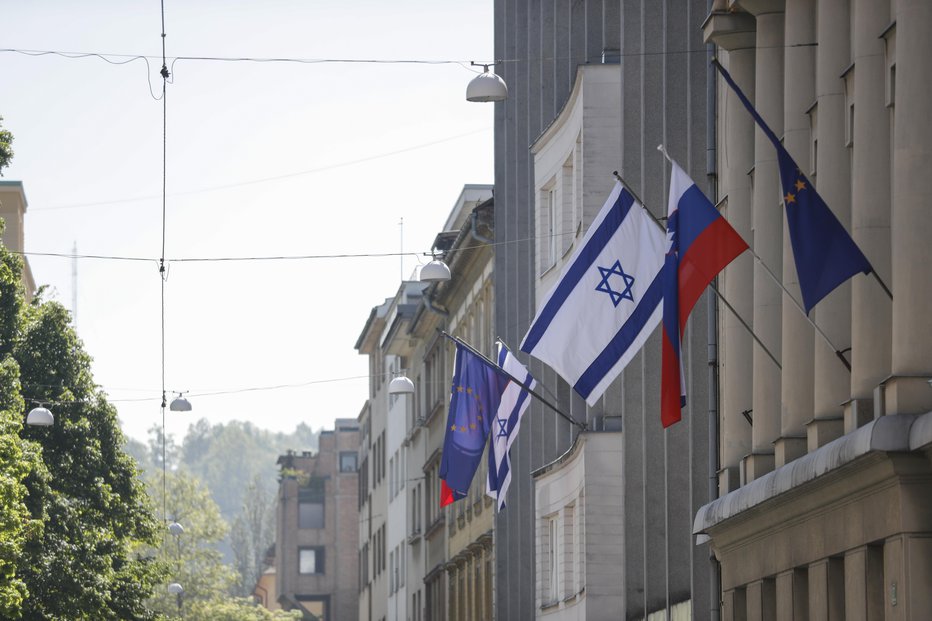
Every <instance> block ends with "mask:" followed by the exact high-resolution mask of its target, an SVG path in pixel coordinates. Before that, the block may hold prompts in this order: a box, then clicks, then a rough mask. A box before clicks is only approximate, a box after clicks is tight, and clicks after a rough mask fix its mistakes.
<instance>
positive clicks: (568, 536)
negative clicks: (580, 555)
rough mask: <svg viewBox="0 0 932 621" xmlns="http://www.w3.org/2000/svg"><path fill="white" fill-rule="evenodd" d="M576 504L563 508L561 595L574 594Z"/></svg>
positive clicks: (576, 543)
mask: <svg viewBox="0 0 932 621" xmlns="http://www.w3.org/2000/svg"><path fill="white" fill-rule="evenodd" d="M576 539H577V530H576V505H575V504H570V505H566V507H564V508H563V597H572V596H573V595H575V594H576V553H577V550H578V542H577V540H576Z"/></svg>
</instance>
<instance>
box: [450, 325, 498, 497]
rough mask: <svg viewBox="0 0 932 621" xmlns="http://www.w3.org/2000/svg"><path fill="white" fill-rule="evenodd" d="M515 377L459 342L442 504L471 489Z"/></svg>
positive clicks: (464, 494)
mask: <svg viewBox="0 0 932 621" xmlns="http://www.w3.org/2000/svg"><path fill="white" fill-rule="evenodd" d="M510 381H511V380H510V379H509V378H508V376H506V375H505V374H504V373H503V372H502V370H501V369H499V368H497V367H495V366H493V365H490V364H489V363H488V362H486V361H485V360H483V359H482V357H480V356H478V355H476V354H475V353H473V352H471V351H470V350H469V349H468V348H467V347H465V346H464V345H463V344H462V343H459V342H457V343H456V359H455V361H454V364H453V385H452V387H451V390H450V411H449V413H448V414H447V429H446V436H445V438H444V440H443V454H442V455H441V457H440V471H439V476H440V479H441V480H442V481H441V486H440V506H441V507H443V506H446V505H448V504H450V503H452V502H453V501H455V500H459V499H460V498H465V497H466V494H467V492H468V491H469V484H470V483H471V482H472V479H473V476H475V474H476V469H477V468H478V467H479V460H480V459H482V451H483V450H485V441H486V439H487V438H488V435H489V428H490V426H491V420H492V418H493V417H494V416H495V415H496V413H497V412H498V408H499V404H500V403H501V400H502V393H504V392H505V388H506V386H507V385H508V383H509V382H510Z"/></svg>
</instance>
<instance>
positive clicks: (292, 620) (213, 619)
mask: <svg viewBox="0 0 932 621" xmlns="http://www.w3.org/2000/svg"><path fill="white" fill-rule="evenodd" d="M184 618H185V619H186V620H187V621H298V620H299V619H301V613H300V612H296V611H291V612H286V611H284V610H277V611H275V612H271V611H269V610H266V609H265V608H263V607H262V606H258V605H256V604H255V603H253V602H252V600H250V599H249V598H246V597H243V598H231V599H227V600H218V601H213V602H197V603H195V604H193V605H192V606H191V607H190V608H189V609H188V610H187V611H185V616H184Z"/></svg>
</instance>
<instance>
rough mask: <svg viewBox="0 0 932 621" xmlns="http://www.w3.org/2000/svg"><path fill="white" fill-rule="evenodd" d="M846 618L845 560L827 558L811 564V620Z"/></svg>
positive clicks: (839, 619) (830, 620) (841, 619)
mask: <svg viewBox="0 0 932 621" xmlns="http://www.w3.org/2000/svg"><path fill="white" fill-rule="evenodd" d="M844 620H845V562H844V560H843V559H840V558H827V559H822V560H820V561H817V562H815V563H812V564H811V565H809V621H844Z"/></svg>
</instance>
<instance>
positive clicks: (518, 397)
mask: <svg viewBox="0 0 932 621" xmlns="http://www.w3.org/2000/svg"><path fill="white" fill-rule="evenodd" d="M496 362H497V363H498V366H500V367H501V368H502V369H504V370H505V372H506V373H508V374H509V375H511V376H512V377H516V378H518V379H519V380H521V382H522V383H524V385H525V386H527V387H528V388H530V389H531V390H534V387H535V386H536V385H537V382H536V381H535V380H534V378H533V377H531V374H530V373H528V370H527V369H526V368H525V367H524V365H523V364H521V363H520V362H519V361H518V359H517V358H515V356H514V354H512V353H511V352H510V351H508V348H507V347H505V344H504V343H502V342H501V341H499V342H498V359H497V360H496ZM530 402H531V395H530V393H529V392H528V391H527V390H525V389H524V388H522V387H521V386H519V385H518V384H517V383H515V382H514V381H512V382H509V383H508V386H506V387H505V391H504V392H503V393H502V400H501V402H500V403H499V405H498V410H497V411H496V413H495V418H494V419H493V420H492V430H491V432H490V433H489V478H488V480H487V481H486V487H485V493H486V494H488V495H489V496H491V497H492V498H494V499H495V500H496V501H497V504H498V509H499V511H501V510H502V509H503V508H504V507H505V494H507V493H508V486H509V485H510V484H511V456H510V451H511V445H512V443H513V442H514V441H515V438H516V437H517V435H518V428H519V427H520V426H521V417H522V416H524V412H525V410H527V406H528V404H530Z"/></svg>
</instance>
